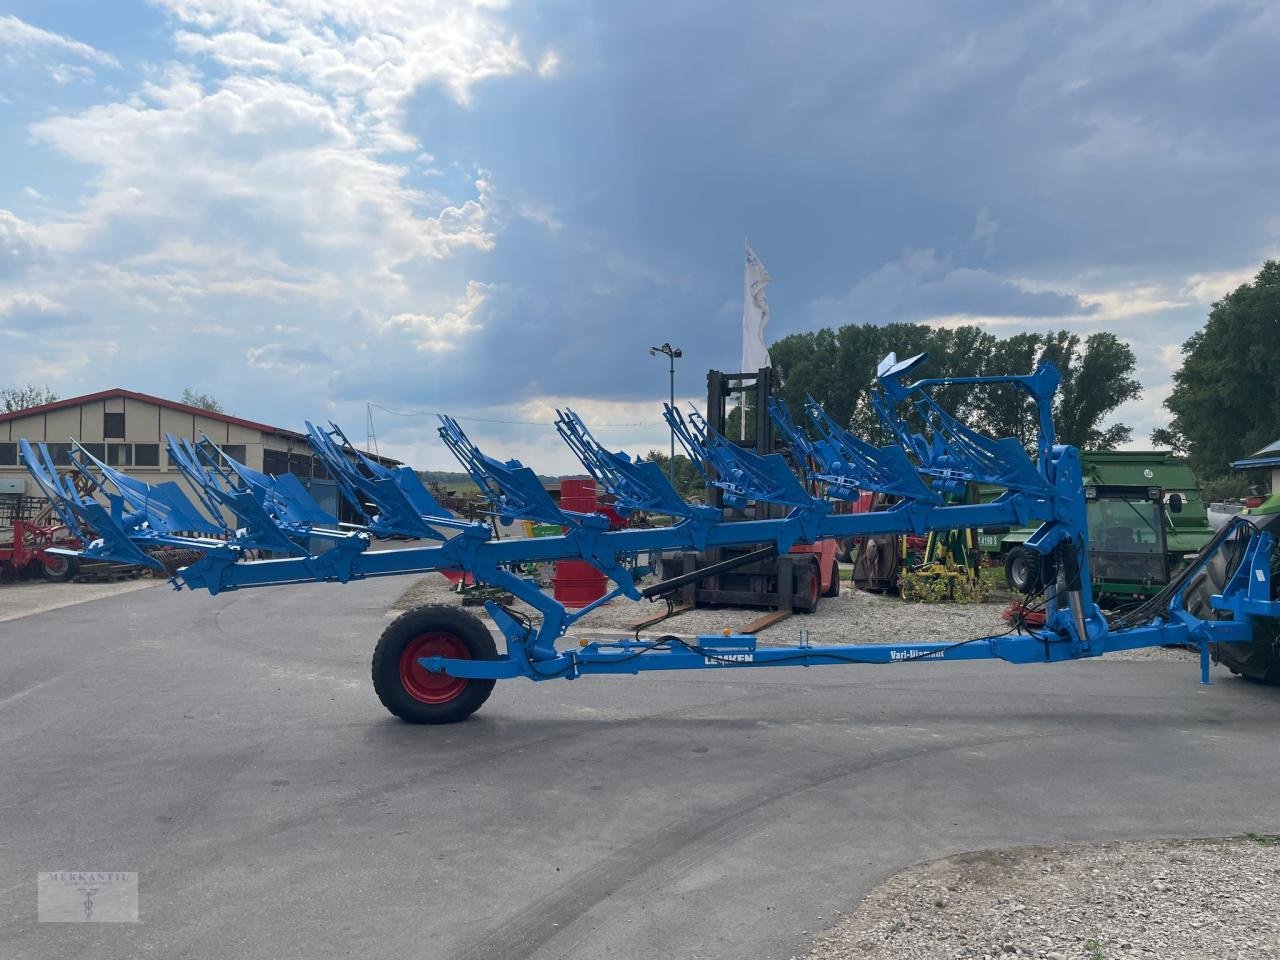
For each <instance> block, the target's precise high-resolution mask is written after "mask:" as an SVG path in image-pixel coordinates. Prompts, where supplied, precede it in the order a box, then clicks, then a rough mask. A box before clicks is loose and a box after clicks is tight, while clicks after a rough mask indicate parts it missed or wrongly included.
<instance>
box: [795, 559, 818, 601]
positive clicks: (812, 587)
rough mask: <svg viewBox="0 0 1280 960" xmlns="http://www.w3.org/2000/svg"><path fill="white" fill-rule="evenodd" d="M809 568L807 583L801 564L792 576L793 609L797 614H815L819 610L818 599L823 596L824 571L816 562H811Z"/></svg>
mask: <svg viewBox="0 0 1280 960" xmlns="http://www.w3.org/2000/svg"><path fill="white" fill-rule="evenodd" d="M807 566H808V567H809V577H808V582H807V583H805V582H804V577H803V576H802V574H801V571H800V569H799V564H797V565H796V567H795V572H794V573H793V574H792V577H793V579H792V582H791V609H792V610H794V611H795V612H797V613H813V611H815V610H817V609H818V598H819V597H821V596H822V570H821V568H820V567H819V566H818V562H817V561H816V560H811V561H810V562H809V563H808V564H807Z"/></svg>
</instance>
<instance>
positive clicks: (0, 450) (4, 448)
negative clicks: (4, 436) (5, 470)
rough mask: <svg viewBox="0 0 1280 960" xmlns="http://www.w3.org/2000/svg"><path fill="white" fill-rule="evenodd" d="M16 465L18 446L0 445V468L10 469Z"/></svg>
mask: <svg viewBox="0 0 1280 960" xmlns="http://www.w3.org/2000/svg"><path fill="white" fill-rule="evenodd" d="M17 463H18V445H17V444H16V443H0V467H12V466H16V465H17Z"/></svg>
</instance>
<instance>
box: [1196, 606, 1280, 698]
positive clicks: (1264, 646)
mask: <svg viewBox="0 0 1280 960" xmlns="http://www.w3.org/2000/svg"><path fill="white" fill-rule="evenodd" d="M1212 653H1213V659H1214V660H1215V661H1217V662H1218V663H1220V664H1222V665H1223V666H1224V667H1226V668H1227V669H1228V670H1230V671H1231V672H1232V673H1234V674H1236V675H1237V676H1241V677H1244V678H1245V679H1246V680H1252V681H1253V682H1255V683H1265V684H1268V685H1270V686H1280V626H1278V625H1277V624H1276V622H1275V621H1274V620H1272V621H1263V620H1257V621H1254V626H1253V642H1252V643H1215V644H1213V645H1212Z"/></svg>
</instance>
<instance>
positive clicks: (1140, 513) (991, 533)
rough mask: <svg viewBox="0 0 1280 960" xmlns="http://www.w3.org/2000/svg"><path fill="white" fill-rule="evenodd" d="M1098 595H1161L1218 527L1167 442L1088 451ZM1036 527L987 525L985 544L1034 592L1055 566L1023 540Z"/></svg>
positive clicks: (1019, 584) (1012, 577)
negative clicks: (1144, 447) (1165, 447)
mask: <svg viewBox="0 0 1280 960" xmlns="http://www.w3.org/2000/svg"><path fill="white" fill-rule="evenodd" d="M1080 456H1081V461H1082V467H1083V472H1084V485H1085V496H1086V498H1087V500H1088V522H1089V561H1090V570H1091V571H1092V574H1093V590H1094V595H1095V596H1096V597H1097V598H1098V599H1099V600H1102V601H1106V602H1109V603H1111V604H1113V605H1114V604H1117V603H1123V602H1127V601H1132V600H1135V599H1140V598H1144V597H1150V596H1154V595H1155V594H1157V593H1159V592H1160V590H1161V588H1163V587H1164V586H1165V585H1166V584H1167V583H1168V582H1169V578H1170V577H1171V576H1172V574H1173V573H1174V572H1175V571H1176V570H1177V569H1178V568H1179V567H1180V566H1181V565H1182V564H1183V563H1184V562H1185V561H1186V560H1187V558H1189V557H1190V556H1193V555H1194V554H1196V553H1199V551H1200V549H1201V548H1202V547H1203V546H1204V545H1205V544H1206V543H1208V542H1209V540H1210V539H1211V538H1212V536H1213V530H1212V528H1210V526H1209V518H1208V513H1207V511H1206V509H1205V504H1204V501H1203V500H1202V499H1201V497H1200V490H1199V486H1198V484H1197V483H1196V477H1195V474H1193V473H1192V472H1191V467H1190V466H1188V465H1187V462H1186V461H1185V460H1184V459H1183V458H1182V457H1179V456H1177V455H1176V454H1174V453H1172V452H1170V451H1167V450H1102V451H1096V452H1092V453H1082V454H1081V455H1080ZM1034 533H1035V528H1034V527H1024V528H1021V529H1015V530H1002V529H990V528H986V529H983V530H981V531H980V532H979V535H978V546H979V549H981V550H982V551H983V553H984V554H986V555H987V556H988V557H998V558H1000V559H1001V560H1002V561H1003V564H1004V569H1005V579H1006V580H1007V581H1008V584H1009V588H1010V589H1011V590H1014V591H1016V592H1019V593H1032V592H1034V591H1035V590H1037V589H1039V587H1040V585H1041V584H1042V583H1044V582H1046V581H1047V580H1049V579H1051V578H1052V577H1053V575H1054V574H1055V571H1053V570H1052V569H1050V568H1049V567H1048V566H1047V564H1046V563H1045V562H1044V561H1043V560H1042V559H1041V555H1039V554H1036V553H1034V552H1033V551H1031V550H1029V549H1027V548H1026V547H1024V546H1023V542H1024V541H1025V540H1026V539H1027V538H1028V537H1030V536H1031V535H1032V534H1034Z"/></svg>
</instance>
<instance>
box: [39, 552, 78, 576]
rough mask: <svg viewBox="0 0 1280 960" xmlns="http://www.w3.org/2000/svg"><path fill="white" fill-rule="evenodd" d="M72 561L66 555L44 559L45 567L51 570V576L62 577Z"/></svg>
mask: <svg viewBox="0 0 1280 960" xmlns="http://www.w3.org/2000/svg"><path fill="white" fill-rule="evenodd" d="M70 564H71V561H70V560H68V559H67V558H66V557H49V558H48V559H47V560H45V561H44V568H45V569H46V570H48V571H49V576H51V577H60V576H62V575H63V574H64V573H66V572H67V567H68V566H70Z"/></svg>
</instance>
